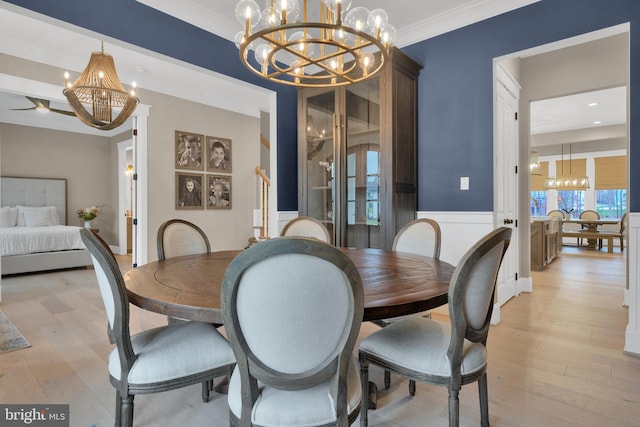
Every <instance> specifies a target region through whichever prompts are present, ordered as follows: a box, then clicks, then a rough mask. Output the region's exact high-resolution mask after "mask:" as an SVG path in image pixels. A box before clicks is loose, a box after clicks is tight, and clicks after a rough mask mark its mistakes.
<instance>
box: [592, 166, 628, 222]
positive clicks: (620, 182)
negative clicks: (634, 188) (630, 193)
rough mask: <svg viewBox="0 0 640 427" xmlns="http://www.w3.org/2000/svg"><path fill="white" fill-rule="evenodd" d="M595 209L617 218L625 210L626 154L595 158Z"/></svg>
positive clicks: (603, 216)
mask: <svg viewBox="0 0 640 427" xmlns="http://www.w3.org/2000/svg"><path fill="white" fill-rule="evenodd" d="M595 172H596V180H595V185H594V187H595V190H596V211H598V213H599V214H600V218H612V219H619V218H621V217H622V215H623V214H624V213H625V212H626V211H627V156H611V157H596V158H595Z"/></svg>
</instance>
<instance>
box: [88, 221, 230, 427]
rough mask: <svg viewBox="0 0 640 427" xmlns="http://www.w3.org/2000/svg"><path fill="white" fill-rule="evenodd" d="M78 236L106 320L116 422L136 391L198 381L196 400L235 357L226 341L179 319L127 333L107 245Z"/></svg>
mask: <svg viewBox="0 0 640 427" xmlns="http://www.w3.org/2000/svg"><path fill="white" fill-rule="evenodd" d="M80 235H81V237H82V241H83V242H84V244H85V246H86V247H87V249H88V250H89V252H90V253H91V257H92V259H93V266H94V269H95V273H96V278H97V282H98V285H99V288H100V294H101V296H102V301H103V303H104V306H105V311H106V313H107V319H108V334H109V340H110V342H111V343H112V344H115V345H116V347H115V348H114V349H113V350H112V351H111V354H110V355H109V361H108V370H109V379H110V381H111V384H112V385H113V387H114V388H115V389H116V411H115V425H116V426H121V425H122V426H132V425H133V409H134V404H133V400H134V397H135V395H136V394H147V393H157V392H162V391H167V390H173V389H177V388H181V387H185V386H189V385H192V384H197V383H202V400H203V401H204V402H207V401H208V400H209V397H210V390H209V384H210V383H212V382H213V380H214V378H216V377H219V376H223V375H226V374H227V373H228V372H229V371H230V369H232V368H233V365H234V363H235V358H234V355H233V351H232V350H231V346H230V345H229V343H228V342H227V340H226V339H225V338H224V337H223V336H222V335H221V334H220V333H219V332H218V331H217V330H216V328H215V327H214V326H213V325H210V324H208V323H201V322H181V323H177V324H173V325H167V326H161V327H158V328H154V329H149V330H146V331H143V332H140V333H138V334H135V335H131V334H130V332H129V299H128V297H127V289H126V287H125V283H124V279H123V277H122V273H121V272H120V269H119V267H118V264H117V262H116V259H115V258H114V256H113V254H112V253H111V251H110V250H109V248H108V246H107V245H106V244H105V243H104V241H102V239H100V237H98V236H96V235H95V234H93V233H92V232H91V231H89V230H87V229H81V230H80Z"/></svg>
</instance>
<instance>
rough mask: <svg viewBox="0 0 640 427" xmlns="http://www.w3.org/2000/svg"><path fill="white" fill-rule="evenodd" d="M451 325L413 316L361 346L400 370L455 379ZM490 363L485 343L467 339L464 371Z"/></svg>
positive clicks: (470, 370)
mask: <svg viewBox="0 0 640 427" xmlns="http://www.w3.org/2000/svg"><path fill="white" fill-rule="evenodd" d="M450 342H451V325H449V324H445V323H440V322H437V321H435V320H431V319H427V318H424V317H410V318H408V319H405V320H402V321H399V322H396V323H392V324H390V325H389V326H387V327H385V328H382V329H380V330H378V331H376V332H374V333H372V334H371V335H369V336H368V337H366V338H365V339H364V340H362V342H361V343H360V350H364V351H366V352H367V353H369V354H371V355H373V356H381V357H383V358H384V359H385V360H387V361H389V362H392V363H394V364H396V365H397V366H399V367H402V368H405V369H410V370H412V371H417V372H421V373H423V374H426V375H436V376H442V377H448V376H451V362H450V361H449V358H448V356H447V350H448V349H449V344H450ZM486 364H487V350H486V348H485V346H484V345H482V344H481V343H473V342H471V341H469V340H466V339H465V340H464V344H463V359H462V367H461V370H462V371H461V372H462V374H463V375H466V374H470V373H472V372H477V371H479V370H481V369H482V368H483V367H484V366H485V365H486Z"/></svg>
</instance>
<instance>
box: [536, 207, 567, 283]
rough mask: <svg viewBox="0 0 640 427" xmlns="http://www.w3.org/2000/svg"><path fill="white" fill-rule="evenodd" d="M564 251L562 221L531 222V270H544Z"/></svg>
mask: <svg viewBox="0 0 640 427" xmlns="http://www.w3.org/2000/svg"><path fill="white" fill-rule="evenodd" d="M561 251H562V220H561V219H559V218H551V217H548V218H535V219H532V220H531V269H532V270H536V271H540V270H543V269H544V268H545V267H546V266H547V265H548V264H549V263H550V262H551V261H553V260H554V259H555V258H556V257H557V256H559V255H560V252H561Z"/></svg>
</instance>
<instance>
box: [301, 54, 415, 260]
mask: <svg viewBox="0 0 640 427" xmlns="http://www.w3.org/2000/svg"><path fill="white" fill-rule="evenodd" d="M390 58H391V60H390V62H389V64H387V66H386V67H385V68H384V70H383V71H382V73H381V74H379V75H378V76H376V77H374V78H371V79H368V80H365V81H363V82H360V83H357V84H353V85H349V86H345V87H340V88H304V89H300V90H299V92H298V125H299V131H298V141H299V150H298V152H299V168H298V170H299V173H300V175H299V201H300V202H299V205H300V206H299V211H300V215H306V216H311V217H313V218H316V219H318V220H320V221H321V222H323V223H324V224H325V225H326V226H327V228H328V229H329V231H330V232H331V233H332V235H333V239H334V243H335V244H336V245H337V246H349V247H359V248H366V247H371V248H386V249H390V248H391V245H392V243H393V238H394V236H395V234H396V232H397V231H398V230H399V229H400V227H402V226H403V225H404V224H406V223H407V222H409V221H411V220H413V219H414V218H415V214H416V209H417V192H416V190H417V171H416V142H417V116H416V104H417V77H418V73H419V72H420V68H421V67H420V65H418V64H417V63H416V62H415V61H413V60H412V59H411V58H409V57H408V56H407V55H405V54H404V53H402V52H401V51H400V50H398V49H395V48H394V49H393V50H392V52H391V54H390Z"/></svg>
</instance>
